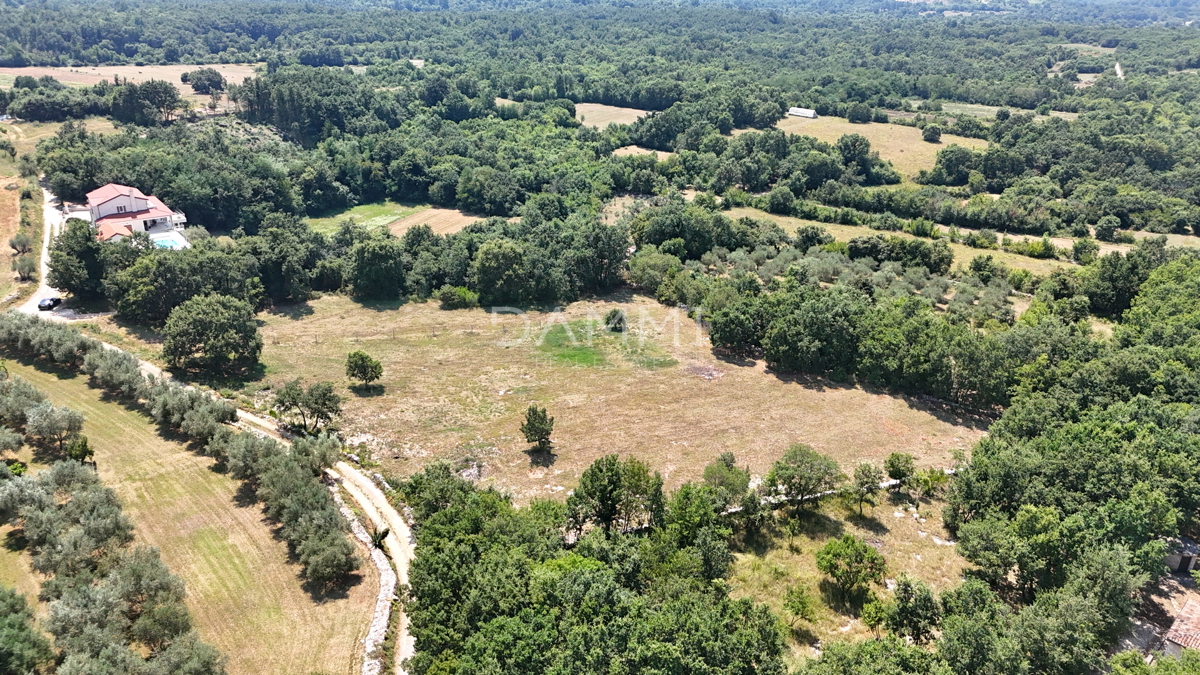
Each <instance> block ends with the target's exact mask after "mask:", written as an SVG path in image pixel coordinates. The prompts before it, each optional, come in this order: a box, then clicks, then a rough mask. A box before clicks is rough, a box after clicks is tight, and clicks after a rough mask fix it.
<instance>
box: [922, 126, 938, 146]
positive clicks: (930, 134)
mask: <svg viewBox="0 0 1200 675" xmlns="http://www.w3.org/2000/svg"><path fill="white" fill-rule="evenodd" d="M921 138H922V139H923V140H924V141H925V142H926V143H941V142H942V128H941V127H939V126H937V125H934V124H931V125H929V126H927V127H925V128H924V129H922V130H921Z"/></svg>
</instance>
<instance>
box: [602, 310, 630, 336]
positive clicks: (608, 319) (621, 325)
mask: <svg viewBox="0 0 1200 675" xmlns="http://www.w3.org/2000/svg"><path fill="white" fill-rule="evenodd" d="M604 327H605V328H607V329H608V330H610V331H612V332H614V333H624V332H625V329H626V328H627V326H626V320H625V310H623V309H619V308H616V307H614V308H612V309H610V310H608V312H607V313H606V314H605V315H604Z"/></svg>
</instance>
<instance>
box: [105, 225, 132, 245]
mask: <svg viewBox="0 0 1200 675" xmlns="http://www.w3.org/2000/svg"><path fill="white" fill-rule="evenodd" d="M118 236H120V237H132V236H133V230H132V229H131V228H130V227H129V225H127V224H125V223H104V224H103V225H101V226H100V227H98V228H96V238H97V239H99V240H100V241H108V240H109V239H112V238H113V237H118Z"/></svg>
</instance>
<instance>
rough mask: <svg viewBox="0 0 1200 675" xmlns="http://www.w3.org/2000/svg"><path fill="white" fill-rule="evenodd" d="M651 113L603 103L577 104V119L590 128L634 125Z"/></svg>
mask: <svg viewBox="0 0 1200 675" xmlns="http://www.w3.org/2000/svg"><path fill="white" fill-rule="evenodd" d="M648 112H649V111H646V110H638V109H637V108H618V107H617V106H614V105H604V104H603V103H576V104H575V117H576V119H578V120H579V121H580V122H583V123H584V124H585V125H587V126H589V127H596V128H597V129H603V128H605V127H607V126H608V125H610V124H633V123H634V122H636V121H638V119H639V118H641V117H644V116H645V115H647V114H648Z"/></svg>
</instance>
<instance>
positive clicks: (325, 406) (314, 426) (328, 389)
mask: <svg viewBox="0 0 1200 675" xmlns="http://www.w3.org/2000/svg"><path fill="white" fill-rule="evenodd" d="M275 407H276V408H278V409H279V411H280V412H285V413H287V412H293V413H296V414H298V415H300V424H301V428H302V429H303V430H304V431H305V432H308V433H312V432H315V431H317V430H318V429H320V428H321V427H322V426H324V425H327V424H329V423H330V422H332V421H333V418H335V417H337V416H338V415H340V414H341V413H342V397H341V396H338V395H337V393H336V392H335V391H334V390H333V384H332V383H331V382H317V383H316V384H314V385H312V386H310V387H309V388H308V389H305V388H304V387H302V386H300V380H292V381H291V382H288V383H287V384H285V385H283V386H282V387H280V389H279V391H278V392H276V393H275Z"/></svg>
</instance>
